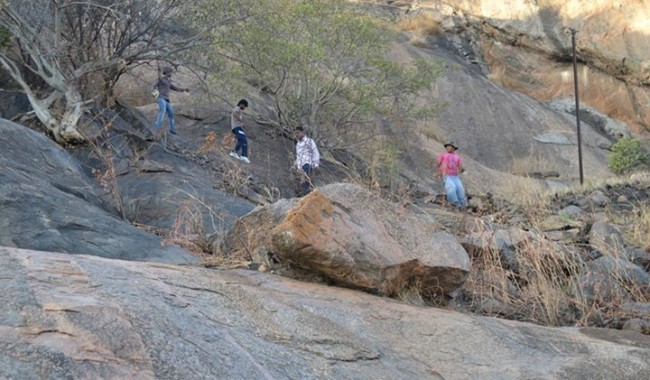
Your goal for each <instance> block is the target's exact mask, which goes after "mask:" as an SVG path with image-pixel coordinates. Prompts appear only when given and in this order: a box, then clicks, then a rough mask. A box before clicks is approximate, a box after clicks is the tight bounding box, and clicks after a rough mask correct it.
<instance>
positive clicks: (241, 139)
mask: <svg viewBox="0 0 650 380" xmlns="http://www.w3.org/2000/svg"><path fill="white" fill-rule="evenodd" d="M232 133H234V134H235V137H237V145H235V149H234V150H235V153H239V150H240V149H241V156H242V157H248V140H247V139H246V134H245V133H244V130H243V129H242V128H241V127H237V128H235V129H233V130H232Z"/></svg>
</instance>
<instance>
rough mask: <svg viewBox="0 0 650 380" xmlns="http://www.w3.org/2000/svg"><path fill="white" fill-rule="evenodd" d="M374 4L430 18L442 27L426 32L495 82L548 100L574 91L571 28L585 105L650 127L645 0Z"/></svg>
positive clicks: (649, 15) (649, 30)
mask: <svg viewBox="0 0 650 380" xmlns="http://www.w3.org/2000/svg"><path fill="white" fill-rule="evenodd" d="M376 3H385V4H391V6H395V7H397V9H399V10H401V11H403V12H408V14H407V15H408V16H407V17H409V18H410V17H416V18H417V17H422V15H425V20H429V23H431V24H435V25H437V28H431V27H429V28H428V29H429V30H437V31H441V32H443V33H444V34H445V35H446V36H447V37H448V38H449V39H450V41H451V42H452V44H453V45H454V46H455V48H456V49H457V50H458V52H459V53H460V54H462V55H463V56H464V57H466V59H467V60H468V61H469V62H472V63H474V64H476V65H477V66H478V67H480V68H481V69H482V71H483V72H484V73H485V74H486V75H488V76H489V77H490V78H491V79H492V80H494V81H495V82H497V83H500V84H502V85H504V86H506V87H508V88H511V89H515V90H517V91H519V92H522V93H525V94H528V95H530V96H533V97H535V98H537V99H541V100H547V101H548V100H554V99H563V98H567V97H572V96H573V69H572V66H571V60H572V56H571V38H570V34H569V33H568V30H567V29H569V28H573V29H575V30H577V31H578V34H577V43H576V45H577V56H578V61H579V63H580V67H579V81H580V91H581V95H580V96H581V99H582V101H583V102H584V103H585V105H588V106H591V107H594V108H596V109H598V110H600V112H601V113H603V114H605V115H609V116H610V117H612V118H614V119H617V120H620V121H622V122H624V123H626V124H627V125H628V126H629V127H630V128H631V129H632V131H633V132H647V131H648V130H649V128H650V91H649V90H648V86H649V85H650V53H649V52H650V39H649V38H648V37H649V36H650V24H648V21H647V20H648V19H650V7H648V4H647V3H646V2H644V1H587V0H572V1H559V0H540V1H534V2H533V1H508V2H499V1H490V0H483V1H481V0H479V1H460V0H450V1H444V2H438V1H400V2H392V1H391V2H383V1H377V2H376ZM422 22H424V23H427V22H426V21H422ZM568 111H569V112H572V111H571V110H570V109H569V110H568ZM573 112H574V113H575V110H573Z"/></svg>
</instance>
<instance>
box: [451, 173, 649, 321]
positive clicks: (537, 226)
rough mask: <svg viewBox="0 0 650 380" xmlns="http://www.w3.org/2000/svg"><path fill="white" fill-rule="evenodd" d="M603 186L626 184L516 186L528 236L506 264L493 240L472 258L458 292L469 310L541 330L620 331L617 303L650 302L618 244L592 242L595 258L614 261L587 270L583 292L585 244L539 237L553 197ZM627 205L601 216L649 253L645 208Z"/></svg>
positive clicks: (484, 228) (623, 315) (483, 229)
mask: <svg viewBox="0 0 650 380" xmlns="http://www.w3.org/2000/svg"><path fill="white" fill-rule="evenodd" d="M604 183H605V184H606V185H607V186H615V185H624V184H626V183H629V179H625V180H621V179H609V180H607V181H605V182H603V181H598V182H591V183H588V184H586V185H585V186H583V187H578V186H576V187H572V188H570V189H567V190H563V191H559V192H558V191H544V190H543V189H540V188H535V187H530V188H519V189H517V191H516V192H517V193H518V198H517V199H516V201H517V202H518V203H519V204H520V205H524V206H526V207H522V211H523V213H524V214H525V216H526V223H527V229H528V230H530V231H533V235H532V236H534V238H531V239H528V240H526V241H524V242H523V243H522V244H520V245H519V246H518V247H517V248H516V249H515V251H514V253H513V255H512V256H511V257H509V258H507V260H506V259H504V255H503V252H500V251H499V249H497V248H496V244H494V243H495V242H494V241H492V244H491V245H490V244H488V245H487V246H486V247H484V249H482V250H481V252H480V253H479V254H477V255H474V256H475V257H474V258H473V264H472V271H471V274H470V277H469V279H468V280H467V281H466V283H465V287H464V291H465V294H466V299H467V301H468V305H469V306H470V309H472V310H473V311H475V312H479V313H484V314H488V315H495V316H502V317H506V318H511V319H517V320H525V321H530V322H534V323H538V324H542V325H550V326H561V325H582V326H599V327H615V328H620V327H621V326H622V323H623V322H624V321H626V320H627V319H629V315H627V314H626V313H625V312H623V311H622V310H621V307H620V306H621V305H622V304H624V303H628V302H640V303H647V302H650V286H649V285H648V284H642V283H639V280H638V279H637V280H634V277H635V275H633V274H630V273H631V269H630V267H629V265H630V263H629V261H628V258H627V254H626V252H625V250H624V249H623V247H620V246H603V245H602V243H601V244H600V245H598V251H599V252H601V254H603V255H604V256H605V257H609V258H612V259H613V260H611V261H609V262H607V263H608V265H611V268H608V270H606V272H602V270H600V271H595V272H592V273H594V274H596V275H595V276H596V277H592V278H591V279H590V280H589V282H588V284H589V285H588V288H587V289H588V290H584V289H585V288H583V287H581V286H578V284H579V282H578V279H580V278H583V277H582V276H584V275H585V274H586V273H588V270H587V268H588V267H589V266H590V265H591V264H588V261H583V260H589V259H588V258H587V256H588V255H587V252H588V251H589V250H590V249H589V247H588V246H582V245H580V244H578V243H575V245H573V246H571V244H570V243H569V242H565V243H556V242H552V241H549V240H546V239H545V238H544V237H543V235H542V234H540V233H539V231H542V230H543V228H542V227H541V226H542V224H541V221H543V220H544V219H545V218H546V217H548V216H549V215H552V214H554V211H553V207H552V206H553V202H554V201H556V200H557V197H558V195H559V196H562V195H569V194H570V195H571V196H572V197H576V198H579V197H585V196H587V195H588V194H590V193H591V192H593V191H594V190H596V189H601V190H602V189H603V186H604V185H603V184H604ZM641 186H642V187H641V188H643V186H645V185H641ZM630 207H632V210H631V211H630V210H625V211H624V212H621V211H620V210H619V211H618V212H617V211H615V210H614V209H613V208H612V209H608V210H606V213H605V214H606V215H607V218H608V220H609V221H610V222H611V223H613V224H616V225H619V226H623V228H622V231H623V233H624V235H625V237H626V240H627V241H628V242H630V241H633V242H634V243H635V244H638V245H639V246H641V247H645V248H648V247H650V205H648V204H645V203H635V204H630ZM475 230H476V231H479V233H481V234H484V235H486V236H492V234H493V233H492V232H491V230H490V227H488V226H487V225H479V226H478V227H477V228H475ZM535 231H537V232H535ZM590 243H591V244H594V242H590ZM489 247H492V248H489ZM583 255H584V256H583ZM504 260H506V261H504ZM601 264H602V263H601ZM592 270H593V269H592ZM585 291H586V293H583V292H585Z"/></svg>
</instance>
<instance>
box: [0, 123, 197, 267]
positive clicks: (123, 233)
mask: <svg viewBox="0 0 650 380" xmlns="http://www.w3.org/2000/svg"><path fill="white" fill-rule="evenodd" d="M0 166H1V167H2V168H3V169H2V171H1V172H0V204H1V205H2V219H1V220H0V245H3V246H9V247H18V248H28V249H38V250H44V251H57V252H66V253H75V254H79V253H81V254H90V255H97V256H103V257H109V258H119V259H125V260H144V261H161V262H169V263H182V262H196V261H197V259H196V258H195V257H194V256H192V255H190V254H189V253H187V252H185V251H184V250H182V249H180V248H178V247H174V246H171V247H163V246H161V241H160V238H158V237H156V236H154V235H151V234H149V233H146V232H144V231H141V230H138V229H137V228H135V227H133V226H131V225H130V224H128V223H126V222H124V221H122V220H120V219H118V218H116V217H114V216H112V215H110V214H108V213H107V212H106V211H105V210H104V209H103V208H107V209H110V207H111V206H110V205H109V204H106V202H104V201H103V200H102V195H103V190H102V189H101V188H99V186H98V185H96V184H95V182H94V181H93V180H92V179H90V178H88V177H87V176H86V175H85V174H84V173H83V171H82V170H81V167H80V165H79V164H78V163H77V162H76V161H75V160H74V159H73V158H72V157H71V156H70V155H69V154H68V153H67V152H66V151H65V150H64V149H62V148H61V147H59V146H58V145H57V144H55V143H54V142H52V141H50V140H48V139H47V138H45V137H44V136H43V135H41V134H40V133H37V132H34V131H32V130H30V129H27V128H25V127H22V126H19V125H17V124H14V123H11V122H8V121H6V120H0ZM102 207H103V208H102ZM113 211H114V210H113Z"/></svg>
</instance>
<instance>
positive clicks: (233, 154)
mask: <svg viewBox="0 0 650 380" xmlns="http://www.w3.org/2000/svg"><path fill="white" fill-rule="evenodd" d="M228 155H229V156H230V157H234V158H236V159H238V160H241V157H240V156H239V155H238V154H237V152H230V153H228Z"/></svg>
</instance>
